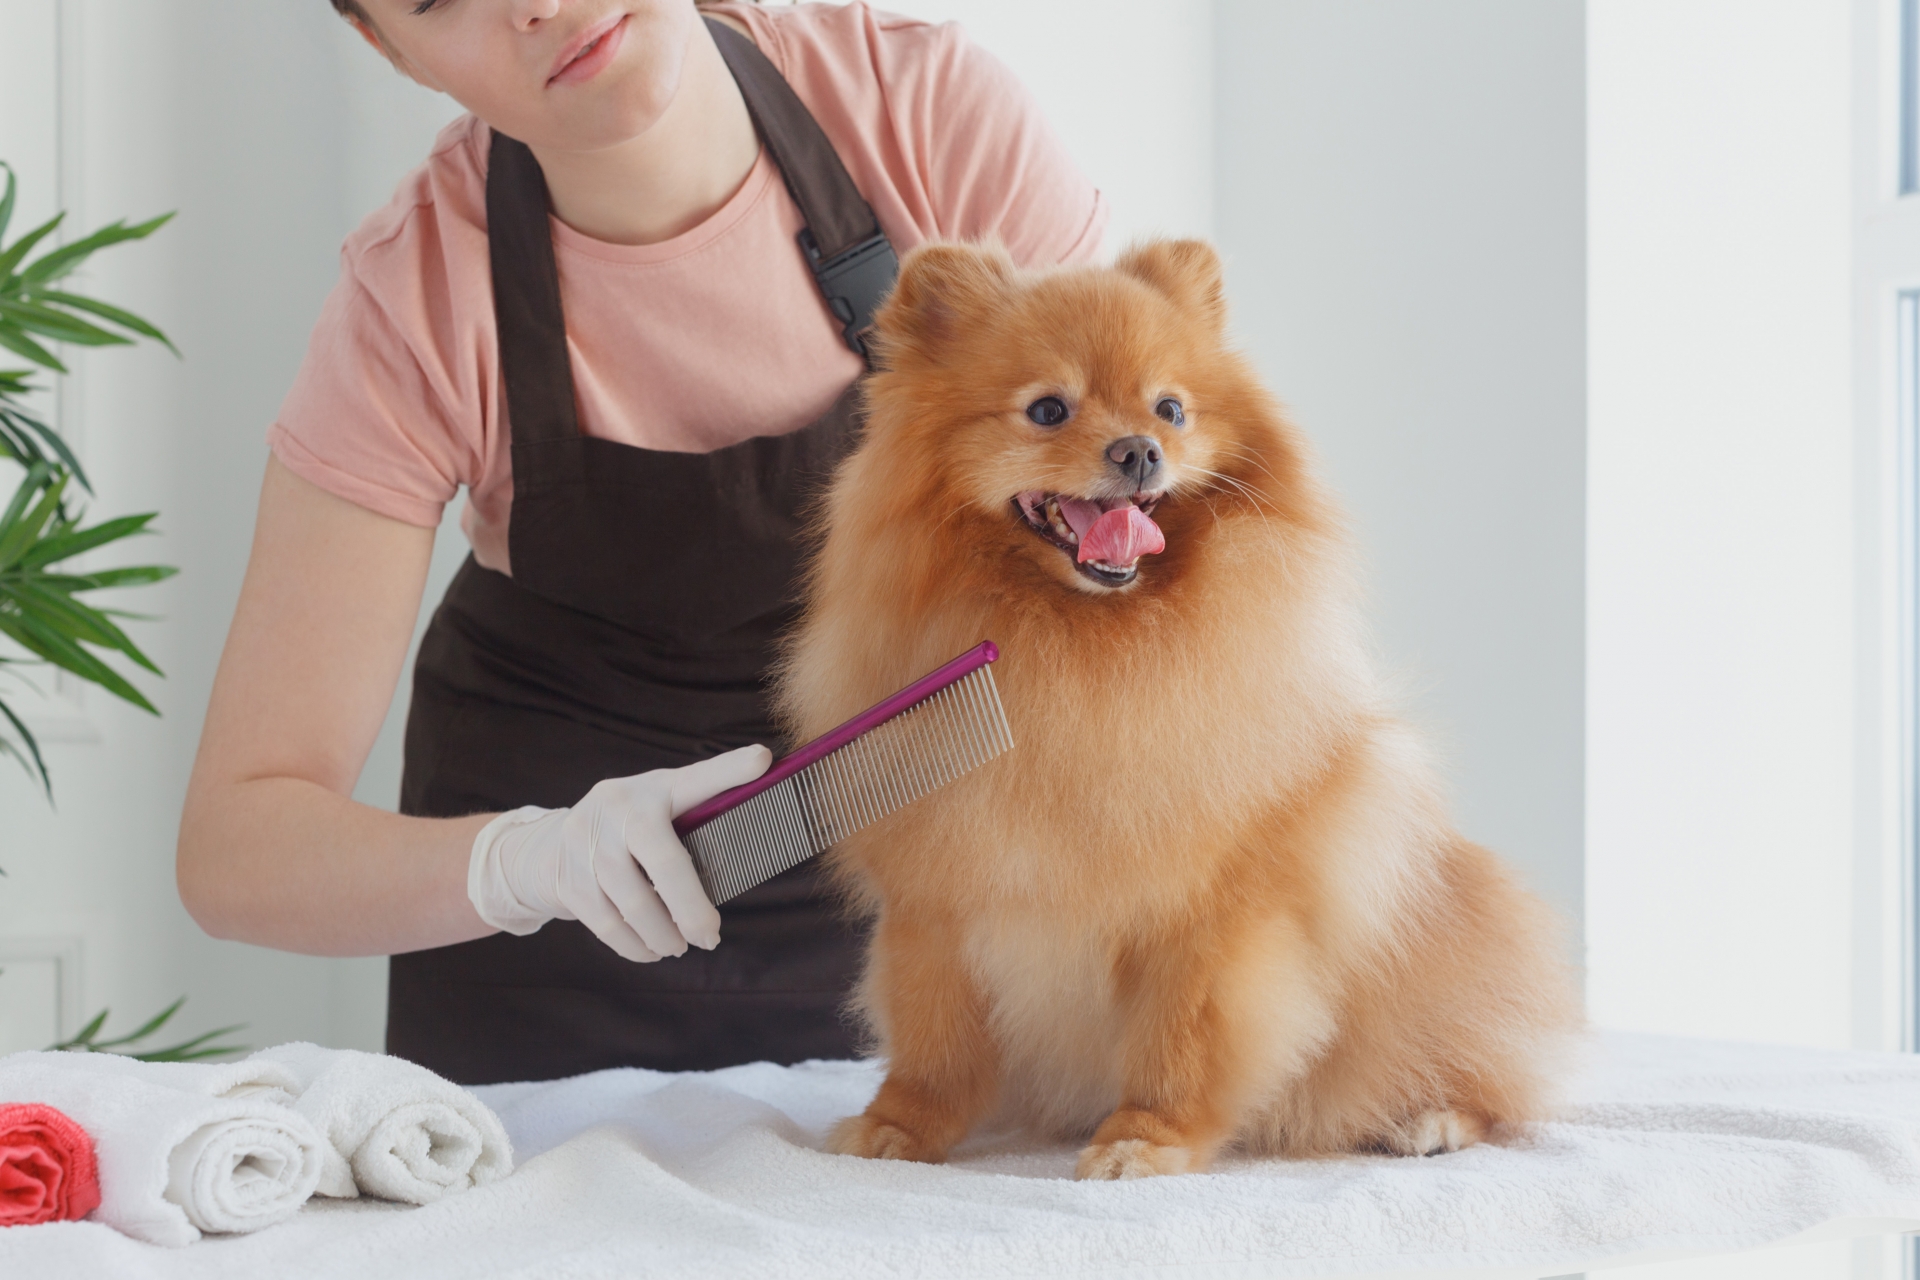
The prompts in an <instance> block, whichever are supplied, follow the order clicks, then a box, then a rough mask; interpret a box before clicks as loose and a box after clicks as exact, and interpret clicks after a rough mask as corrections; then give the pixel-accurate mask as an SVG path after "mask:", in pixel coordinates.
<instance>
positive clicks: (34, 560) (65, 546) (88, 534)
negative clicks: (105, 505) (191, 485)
mask: <svg viewBox="0 0 1920 1280" xmlns="http://www.w3.org/2000/svg"><path fill="white" fill-rule="evenodd" d="M159 514H160V513H159V512H157V511H149V512H147V513H146V514H145V515H138V516H121V517H120V518H119V519H117V520H106V521H103V522H101V523H100V524H96V525H94V526H93V527H92V528H90V529H75V530H74V531H73V532H71V533H59V534H54V535H53V536H51V537H47V538H42V539H41V540H40V542H39V544H38V545H37V546H35V547H34V548H33V549H32V550H31V551H28V552H27V553H26V554H24V555H22V556H21V557H20V559H19V561H18V562H17V563H18V566H19V567H20V568H22V569H37V568H39V567H40V566H41V565H46V564H57V563H59V562H60V561H62V560H66V559H70V558H71V557H73V556H77V555H79V554H80V553H81V552H83V551H91V550H93V548H95V547H102V546H105V545H106V544H107V543H109V542H118V541H119V540H120V539H122V538H130V537H132V536H133V535H134V534H137V533H140V532H143V531H144V530H145V529H146V527H147V525H148V524H150V523H151V522H153V521H154V520H156V519H158V518H159Z"/></svg>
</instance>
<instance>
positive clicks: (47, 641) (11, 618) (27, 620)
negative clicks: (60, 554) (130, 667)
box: [0, 611, 160, 716]
mask: <svg viewBox="0 0 1920 1280" xmlns="http://www.w3.org/2000/svg"><path fill="white" fill-rule="evenodd" d="M0 634H5V635H7V636H10V637H12V638H13V639H14V640H15V641H17V642H18V643H19V644H20V645H21V646H22V647H23V648H25V649H26V650H27V652H29V653H33V654H37V655H38V656H40V657H42V658H45V659H46V660H47V661H48V662H51V663H53V664H54V665H55V666H57V667H60V668H63V669H64V670H67V671H71V672H73V674H75V675H77V676H79V677H80V678H81V679H83V680H90V681H92V682H93V683H94V684H97V685H99V686H100V687H101V688H102V689H105V690H106V691H107V692H108V693H111V694H112V695H113V696H114V697H116V698H119V699H121V700H122V701H123V702H130V703H132V704H133V705H134V706H136V707H139V708H140V709H141V710H142V711H146V712H149V713H151V714H153V715H156V716H157V715H159V714H160V710H159V708H158V707H155V706H154V705H153V704H152V703H151V702H148V701H147V699H146V698H145V696H144V695H142V694H141V692H140V691H139V690H138V689H136V688H134V687H133V686H132V685H131V684H128V683H127V680H126V677H124V676H122V675H121V674H120V673H119V672H118V671H115V670H114V669H113V668H112V667H110V666H108V665H107V664H106V663H104V662H102V661H101V660H100V659H99V658H96V657H94V656H93V655H92V654H91V653H88V652H87V651H86V650H85V649H83V648H81V647H80V645H79V644H78V643H77V642H76V641H74V640H73V639H71V638H70V637H68V636H65V635H63V634H61V633H60V632H59V631H58V630H57V629H55V628H53V627H50V626H48V625H47V624H46V623H45V622H42V621H41V620H40V619H38V618H35V617H33V616H31V615H28V614H13V615H10V614H8V613H6V612H4V611H0Z"/></svg>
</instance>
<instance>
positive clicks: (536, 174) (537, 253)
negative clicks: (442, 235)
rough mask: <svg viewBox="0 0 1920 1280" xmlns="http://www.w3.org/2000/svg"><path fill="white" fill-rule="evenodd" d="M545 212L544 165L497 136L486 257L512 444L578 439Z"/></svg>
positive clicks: (491, 155) (490, 160)
mask: <svg viewBox="0 0 1920 1280" xmlns="http://www.w3.org/2000/svg"><path fill="white" fill-rule="evenodd" d="M548 208H549V206H548V203H547V176H546V174H544V173H542V172H540V162H539V161H538V160H536V159H534V158H533V152H532V151H530V150H528V148H527V145H526V144H525V143H523V142H517V141H515V140H514V139H512V138H509V137H508V136H507V135H506V134H504V133H500V132H499V131H497V130H496V131H495V132H494V135H493V145H492V147H491V148H490V149H489V150H488V153H487V253H488V256H489V257H490V258H491V259H492V263H493V320H494V326H495V328H496V329H497V330H498V331H499V342H500V373H501V377H502V378H503V379H504V380H505V381H506V384H507V422H508V425H509V426H510V427H511V429H512V432H513V442H514V443H515V444H531V443H534V442H535V441H541V440H571V439H573V438H574V437H576V436H578V435H579V434H580V419H579V415H578V414H577V413H576V411H575V409H574V401H573V364H572V362H571V361H570V360H569V359H568V358H567V322H566V317H565V313H564V312H563V311H562V310H561V308H560V268H559V266H558V264H556V263H555V262H554V258H553V228H552V227H551V226H549V225H548V223H547V219H548V216H549V213H548Z"/></svg>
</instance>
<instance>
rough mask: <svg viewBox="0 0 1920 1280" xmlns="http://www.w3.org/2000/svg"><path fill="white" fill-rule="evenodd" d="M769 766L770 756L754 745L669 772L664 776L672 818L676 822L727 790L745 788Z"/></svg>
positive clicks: (764, 749) (771, 758) (762, 748)
mask: <svg viewBox="0 0 1920 1280" xmlns="http://www.w3.org/2000/svg"><path fill="white" fill-rule="evenodd" d="M772 763H773V752H771V751H769V750H767V749H766V748H765V747H762V746H758V745H755V746H751V747H740V748H738V749H736V750H733V751H727V752H723V753H722V754H720V755H717V756H713V757H711V758H710V759H706V760H701V761H699V762H698V763H695V764H690V765H687V766H686V767H685V768H683V769H674V770H672V771H671V772H670V774H669V775H668V777H669V780H668V791H667V796H668V803H669V805H670V806H671V808H672V810H673V816H674V817H676V818H677V817H679V816H680V815H681V814H683V813H685V812H686V811H687V810H689V809H691V808H693V806H695V805H697V804H700V803H703V802H704V801H707V800H711V799H713V797H715V796H717V795H719V794H720V793H721V792H722V791H725V790H727V789H729V788H731V787H740V786H745V785H746V784H747V783H749V782H752V781H753V780H754V779H755V778H757V777H759V776H760V775H761V774H763V773H765V772H766V771H767V766H768V765H770V764H772Z"/></svg>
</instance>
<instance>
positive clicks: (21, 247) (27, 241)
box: [0, 213, 84, 288]
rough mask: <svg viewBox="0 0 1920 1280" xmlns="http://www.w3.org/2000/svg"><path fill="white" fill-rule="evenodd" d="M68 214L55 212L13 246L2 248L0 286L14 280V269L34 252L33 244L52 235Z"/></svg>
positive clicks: (0, 251) (57, 251)
mask: <svg viewBox="0 0 1920 1280" xmlns="http://www.w3.org/2000/svg"><path fill="white" fill-rule="evenodd" d="M66 216H67V215H66V214H65V213H56V214H54V215H53V216H52V217H51V218H48V219H47V220H46V221H45V222H43V223H41V224H40V225H39V226H37V227H35V228H34V229H33V230H31V231H29V232H27V234H25V235H23V236H21V237H20V238H19V239H18V240H15V241H14V242H13V245H12V247H11V248H8V249H6V250H0V288H5V287H6V286H7V285H8V284H10V283H11V282H12V279H13V269H14V268H15V267H17V266H19V265H20V263H21V261H22V260H23V259H25V258H26V256H27V255H28V254H29V253H32V252H33V246H35V245H37V244H39V243H40V242H41V241H42V240H45V239H46V238H47V237H48V236H50V235H52V234H53V229H54V228H55V227H57V226H59V225H60V221H61V219H63V218H65V217H66ZM67 247H68V248H69V249H70V248H73V247H74V246H72V245H68V246H67ZM54 252H55V253H59V252H64V251H63V250H55V251H54ZM52 256H53V254H51V253H50V254H48V255H47V257H49V258H51V257H52ZM83 256H84V255H83ZM42 261H45V259H42Z"/></svg>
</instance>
